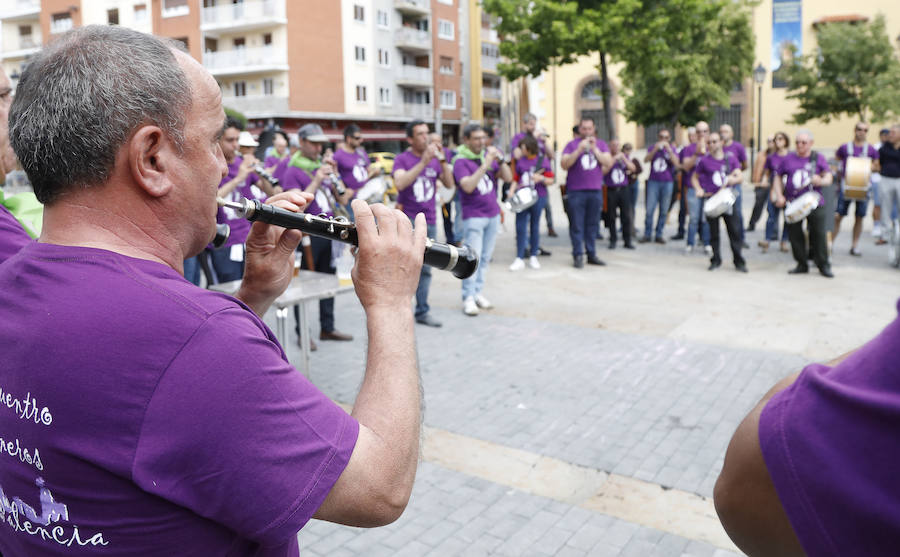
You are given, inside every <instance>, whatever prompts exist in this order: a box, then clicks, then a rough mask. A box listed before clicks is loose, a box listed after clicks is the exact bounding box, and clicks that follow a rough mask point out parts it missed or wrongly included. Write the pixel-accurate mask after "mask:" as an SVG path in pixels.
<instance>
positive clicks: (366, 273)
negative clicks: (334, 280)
mask: <svg viewBox="0 0 900 557" xmlns="http://www.w3.org/2000/svg"><path fill="white" fill-rule="evenodd" d="M352 207H353V214H354V215H355V216H356V232H357V235H358V237H359V249H358V250H357V253H356V263H355V264H354V265H353V270H352V271H351V275H352V277H353V285H354V287H355V288H356V295H357V296H358V297H359V301H360V302H361V303H362V305H363V308H365V310H366V311H367V312H369V311H371V310H372V309H376V308H386V309H391V310H394V309H396V308H398V307H408V306H409V304H410V299H411V298H412V297H413V295H414V294H415V293H416V287H417V286H418V284H419V272H420V271H421V269H422V259H423V257H424V255H425V231H426V227H425V216H424V215H422V214H419V215H416V226H415V229H413V226H412V223H410V222H409V218H408V217H407V216H406V215H404V214H403V213H402V212H400V211H397V210H392V209H388V208H387V207H385V206H384V205H382V204H380V203H376V204H374V205H367V204H366V202H365V201H362V200H360V199H354V200H353V202H352ZM376 219H377V221H378V222H377V226H376Z"/></svg>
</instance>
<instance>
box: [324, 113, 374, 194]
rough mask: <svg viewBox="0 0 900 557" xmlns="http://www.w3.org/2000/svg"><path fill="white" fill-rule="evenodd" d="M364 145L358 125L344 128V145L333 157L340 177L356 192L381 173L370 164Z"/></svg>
mask: <svg viewBox="0 0 900 557" xmlns="http://www.w3.org/2000/svg"><path fill="white" fill-rule="evenodd" d="M362 143H363V137H362V130H360V129H359V126H357V125H356V124H350V125H349V126H347V127H346V128H344V143H343V144H342V145H340V146H339V147H338V148H337V150H336V151H335V152H334V155H333V158H334V162H336V163H337V170H338V175H339V176H340V177H341V180H343V181H344V184H346V185H347V187H348V188H350V189H351V190H353V191H354V192H357V191H359V190H360V188H362V187H363V186H365V185H366V182H368V181H369V180H370V179H371V178H372V177H373V176H375V175H376V174H378V172H379V171H378V168H377V167H376V166H375V165H374V164H371V163H369V155H368V153H366V150H365V149H363V146H362Z"/></svg>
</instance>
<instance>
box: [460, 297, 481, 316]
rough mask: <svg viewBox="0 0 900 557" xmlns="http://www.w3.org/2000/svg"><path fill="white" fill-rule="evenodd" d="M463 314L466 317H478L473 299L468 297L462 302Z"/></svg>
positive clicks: (476, 306)
mask: <svg viewBox="0 0 900 557" xmlns="http://www.w3.org/2000/svg"><path fill="white" fill-rule="evenodd" d="M463 313H465V314H466V315H478V305H476V304H475V298H474V297H472V296H469V297H468V298H466V299H465V300H464V301H463Z"/></svg>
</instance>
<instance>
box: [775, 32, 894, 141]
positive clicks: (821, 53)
mask: <svg viewBox="0 0 900 557" xmlns="http://www.w3.org/2000/svg"><path fill="white" fill-rule="evenodd" d="M816 41H817V43H818V49H817V51H816V52H815V53H814V54H809V55H807V56H803V57H794V58H793V60H794V62H793V63H792V64H790V65H788V66H787V67H786V68H785V72H784V75H785V81H786V82H787V88H788V93H789V94H788V96H787V98H789V99H796V100H797V101H799V107H798V110H797V112H796V113H795V114H794V115H793V118H792V122H794V123H797V124H803V123H805V122H808V121H809V120H822V121H823V122H826V123H827V122H830V121H831V120H832V119H833V118H838V117H840V116H841V115H843V114H846V115H847V116H855V117H858V118H859V119H860V120H861V121H863V122H868V121H869V120H870V117H871V119H872V120H875V121H884V120H885V119H886V118H887V117H889V116H890V115H897V114H900V97H898V96H897V91H898V90H900V60H898V58H897V52H896V51H895V49H894V48H893V47H892V46H891V41H890V39H889V38H888V35H887V31H886V29H885V22H884V16H883V15H878V16H877V17H876V18H875V19H874V20H873V21H872V22H860V23H855V22H854V23H850V22H839V23H827V24H822V25H819V26H818V27H817V28H816Z"/></svg>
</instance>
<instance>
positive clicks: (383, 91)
mask: <svg viewBox="0 0 900 557" xmlns="http://www.w3.org/2000/svg"><path fill="white" fill-rule="evenodd" d="M378 102H379V104H381V106H391V90H390V89H388V88H387V87H379V88H378Z"/></svg>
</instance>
